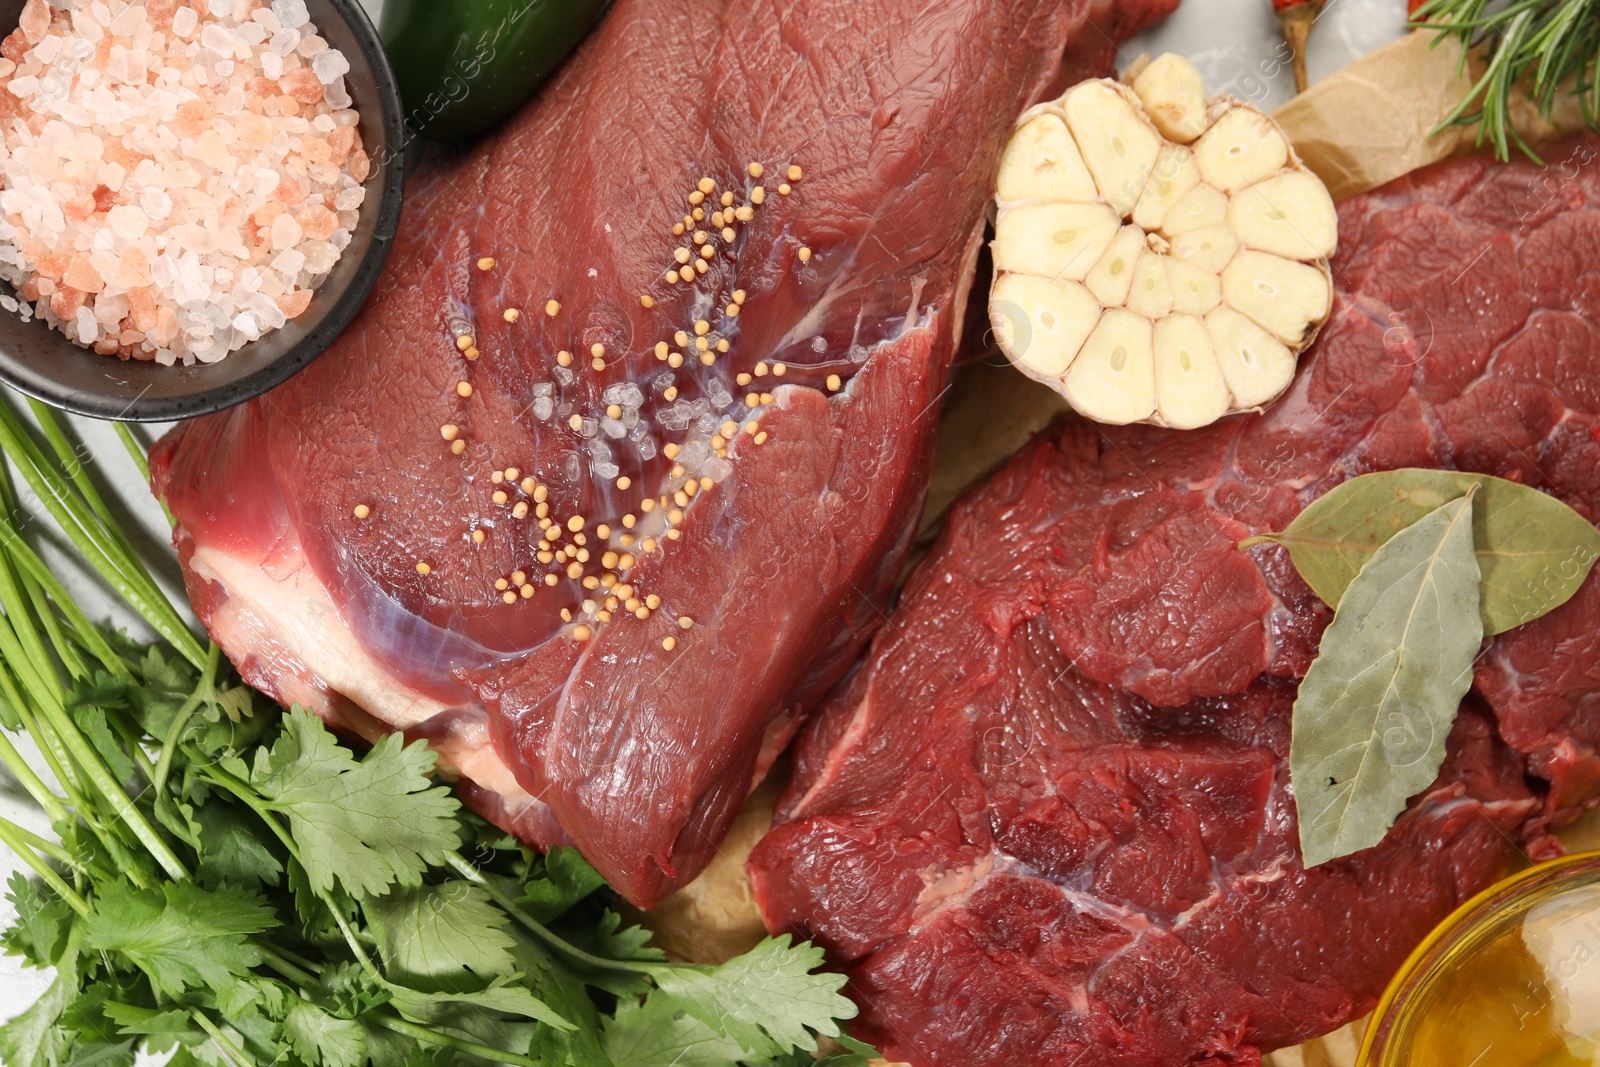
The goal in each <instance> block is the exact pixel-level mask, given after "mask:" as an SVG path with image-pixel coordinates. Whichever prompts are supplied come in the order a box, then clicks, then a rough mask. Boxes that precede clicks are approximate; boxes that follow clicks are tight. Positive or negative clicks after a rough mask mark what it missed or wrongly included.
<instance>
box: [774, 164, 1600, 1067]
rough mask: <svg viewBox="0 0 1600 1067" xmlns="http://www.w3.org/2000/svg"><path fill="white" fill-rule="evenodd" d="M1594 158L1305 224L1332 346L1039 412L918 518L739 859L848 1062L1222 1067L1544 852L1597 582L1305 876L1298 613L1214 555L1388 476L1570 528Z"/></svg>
mask: <svg viewBox="0 0 1600 1067" xmlns="http://www.w3.org/2000/svg"><path fill="white" fill-rule="evenodd" d="M1597 156H1600V138H1595V137H1590V138H1588V139H1585V140H1580V141H1577V142H1573V143H1569V144H1567V145H1565V146H1561V147H1558V148H1556V149H1553V150H1552V151H1551V155H1550V158H1551V161H1552V163H1554V164H1556V166H1555V167H1554V168H1553V169H1552V170H1550V171H1548V172H1545V171H1541V170H1539V169H1537V168H1535V167H1532V166H1529V165H1527V164H1524V163H1513V164H1511V165H1506V166H1502V165H1497V164H1495V163H1492V162H1489V161H1484V160H1468V161H1459V162H1450V163H1445V164H1442V165H1439V166H1436V167H1433V168H1430V169H1428V170H1426V171H1423V172H1420V173H1418V174H1416V175H1413V176H1411V177H1408V178H1406V179H1404V180H1402V181H1399V182H1396V183H1394V184H1392V185H1390V186H1388V187H1386V188H1384V189H1382V190H1379V191H1377V192H1374V193H1372V194H1369V195H1367V196H1363V197H1360V198H1357V199H1355V200H1352V201H1349V202H1347V203H1345V204H1344V205H1342V207H1341V210H1340V223H1341V234H1340V252H1339V255H1338V258H1337V261H1336V262H1335V264H1334V275H1335V279H1336V282H1337V290H1338V292H1337V298H1336V303H1335V309H1334V314H1333V319H1332V321H1331V322H1330V323H1329V325H1328V327H1327V329H1326V330H1325V332H1324V333H1323V335H1322V337H1321V339H1320V340H1319V341H1318V342H1317V344H1316V346H1315V347H1314V348H1313V349H1312V350H1311V352H1310V353H1309V354H1308V355H1307V357H1306V358H1305V360H1304V362H1303V365H1302V368H1301V371H1300V375H1299V377H1298V379H1297V380H1296V382H1295V384H1294V386H1293V387H1292V389H1291V391H1290V392H1289V394H1288V395H1287V396H1286V397H1285V398H1284V399H1283V400H1282V401H1281V402H1280V403H1278V404H1277V405H1276V406H1275V407H1273V408H1272V409H1271V410H1269V411H1268V412H1266V413H1265V414H1263V415H1259V416H1249V417H1244V418H1238V419H1234V420H1231V421H1227V422H1222V423H1218V424H1216V425H1215V426H1213V427H1210V428H1208V429H1205V430H1200V431H1195V432H1190V433H1177V432H1171V431H1163V430H1155V429H1150V428H1131V429H1122V430H1106V431H1100V430H1097V429H1096V428H1094V427H1092V426H1090V425H1088V424H1086V423H1083V422H1073V423H1071V424H1069V425H1066V426H1064V427H1062V428H1060V429H1058V430H1054V431H1051V432H1048V433H1046V434H1044V435H1042V436H1041V437H1039V438H1038V439H1036V440H1035V441H1034V443H1033V444H1032V445H1030V446H1029V447H1028V448H1026V449H1024V450H1023V452H1022V453H1021V454H1019V455H1018V456H1017V457H1015V458H1014V459H1013V460H1012V461H1011V462H1010V463H1009V464H1008V465H1007V466H1006V467H1004V468H1003V469H1002V470H1001V471H1000V472H999V473H998V474H997V475H996V476H995V477H994V478H993V479H992V480H991V481H990V482H989V483H988V484H987V485H986V486H984V487H983V488H981V489H980V490H978V491H977V492H975V493H974V494H972V495H971V496H969V497H968V498H967V499H966V500H965V502H964V503H962V504H960V505H959V506H958V507H957V508H956V509H955V511H954V512H953V514H952V517H951V519H950V521H949V523H948V525H947V527H946V528H945V530H944V532H943V534H942V536H941V539H940V540H939V542H938V544H937V546H936V548H935V549H934V551H933V553H932V554H931V555H930V556H929V557H928V558H927V559H926V560H925V561H923V562H922V563H921V564H920V565H919V566H918V568H917V570H916V572H915V574H914V575H913V577H912V578H911V580H910V582H909V584H908V586H907V588H906V591H905V593H904V596H903V598H902V601H901V604H900V606H899V608H898V610H897V611H896V613H895V615H894V616H893V617H892V619H891V620H890V622H889V623H888V624H886V625H885V626H884V627H883V629H882V630H881V631H880V632H879V634H878V635H877V637H875V638H874V641H873V645H872V650H871V652H870V653H869V656H868V658H867V660H866V662H865V663H864V665H863V667H862V668H861V669H860V670H859V671H858V672H857V673H856V674H855V675H854V677H853V678H852V679H851V680H850V682H849V683H848V684H847V685H846V686H845V688H844V689H843V690H842V691H841V692H840V694H839V695H837V696H836V697H835V698H833V699H832V700H831V701H830V702H829V704H828V705H827V706H826V707H825V709H824V710H823V711H822V712H820V713H819V714H818V715H817V716H816V717H815V718H814V719H813V721H812V722H811V724H810V725H809V726H808V727H807V729H806V732H805V734H804V736H803V737H802V739H801V741H800V743H799V745H798V746H797V754H796V772H795V777H794V781H793V783H792V784H791V785H790V787H789V789H788V791H787V793H786V794H785V796H784V797H783V799H782V801H781V802H780V806H779V822H780V825H779V826H778V827H777V828H776V829H775V830H774V831H773V832H772V833H771V834H770V835H769V836H768V837H767V838H766V839H765V840H764V841H763V842H762V843H761V844H760V845H759V846H758V847H757V849H756V852H755V854H754V856H753V857H752V860H751V872H752V875H753V877H754V879H755V882H756V887H757V893H758V898H759V900H760V902H761V904H762V907H763V909H764V912H765V914H766V917H767V920H768V922H769V924H770V925H771V926H772V927H773V928H774V929H783V928H794V929H797V930H799V931H801V932H803V933H805V934H806V935H808V936H815V937H817V938H818V939H819V940H820V941H821V942H822V943H823V944H824V945H826V946H828V948H829V949H830V951H831V953H832V955H833V958H834V960H835V961H836V962H837V963H839V964H841V965H844V966H846V967H847V968H848V970H849V973H850V975H851V979H852V981H851V988H852V989H853V990H854V991H855V993H856V994H857V996H858V998H859V999H860V1001H861V1003H862V1006H863V1009H864V1017H865V1020H866V1024H867V1029H866V1032H865V1033H864V1034H863V1036H865V1037H867V1038H868V1039H870V1040H874V1041H878V1042H881V1043H882V1044H883V1046H884V1047H885V1048H886V1049H887V1050H888V1051H889V1053H890V1055H891V1058H899V1059H904V1060H909V1061H910V1062H912V1063H913V1064H916V1065H918V1067H955V1065H964V1064H970V1063H988V1064H1028V1065H1030V1067H1068V1065H1071V1064H1085V1065H1086V1064H1094V1065H1096V1067H1123V1065H1126V1067H1177V1065H1181V1064H1198V1063H1202V1062H1203V1063H1212V1062H1222V1063H1240V1064H1254V1063H1256V1062H1258V1060H1259V1057H1260V1054H1261V1052H1262V1051H1263V1050H1270V1049H1273V1048H1277V1047H1279V1046H1284V1045H1293V1044H1296V1043H1299V1042H1301V1041H1304V1040H1306V1039H1309V1038H1311V1037H1314V1036H1317V1035H1319V1034H1322V1033H1324V1032H1326V1031H1328V1030H1331V1029H1333V1028H1334V1027H1337V1026H1339V1025H1341V1024H1342V1023H1344V1022H1346V1021H1348V1020H1350V1019H1352V1018H1354V1017H1356V1016H1358V1015H1360V1014H1362V1013H1363V1012H1365V1011H1367V1010H1369V1009H1370V1008H1371V1007H1372V1005H1373V1001H1374V998H1375V997H1376V996H1377V994H1378V993H1379V992H1380V991H1381V989H1382V988H1383V986H1384V984H1385V982H1386V981H1387V980H1388V978H1389V976H1390V974H1391V973H1393V971H1394V969H1395V968H1396V967H1397V966H1398V964H1399V963H1400V961H1401V960H1402V959H1403V958H1404V957H1405V954H1406V953H1407V952H1408V951H1409V950H1410V949H1411V948H1412V947H1413V946H1414V945H1415V944H1416V943H1417V942H1418V940H1420V938H1421V937H1422V936H1423V935H1424V934H1425V933H1426V932H1427V931H1428V930H1429V929H1430V928H1431V927H1432V926H1433V925H1434V924H1435V923H1436V922H1437V921H1438V920H1440V919H1441V918H1443V917H1444V915H1445V914H1446V913H1447V912H1448V911H1449V910H1450V909H1451V908H1453V907H1454V906H1455V905H1457V904H1458V903H1460V902H1461V901H1462V900H1463V899H1464V898H1465V897H1466V896H1468V895H1469V894H1471V893H1473V892H1475V891H1477V890H1478V889H1481V888H1482V887H1483V886H1484V885H1486V884H1487V883H1488V882H1489V881H1490V880H1492V879H1493V878H1494V877H1495V876H1496V875H1498V874H1500V873H1501V872H1503V871H1504V870H1505V869H1506V868H1507V866H1508V865H1509V864H1511V863H1512V862H1513V861H1515V860H1517V859H1518V858H1519V857H1520V855H1521V854H1522V853H1526V854H1528V855H1531V856H1533V857H1536V858H1537V857H1539V856H1546V855H1550V854H1552V853H1554V852H1555V851H1556V850H1557V849H1558V847H1559V846H1558V845H1557V844H1556V843H1555V842H1554V840H1553V839H1552V838H1551V837H1550V836H1549V834H1548V830H1549V828H1550V826H1551V825H1552V824H1555V823H1559V822H1560V821H1562V820H1564V819H1566V818H1569V817H1570V816H1572V815H1573V814H1575V813H1576V812H1577V811H1578V810H1581V809H1582V808H1583V807H1585V806H1587V805H1589V804H1591V803H1593V801H1594V799H1595V797H1596V791H1597V789H1600V762H1597V759H1600V757H1597V747H1600V745H1597V742H1600V668H1597V666H1596V664H1600V581H1596V580H1593V579H1591V580H1590V581H1589V582H1588V583H1586V585H1585V586H1584V587H1583V589H1582V590H1581V591H1580V593H1579V594H1578V596H1577V597H1575V598H1574V599H1573V600H1571V601H1570V602H1568V603H1567V604H1565V605H1564V606H1562V607H1560V608H1558V609H1556V610H1555V611H1553V612H1552V613H1550V614H1549V615H1547V616H1545V617H1543V618H1541V619H1539V620H1538V621H1536V622H1534V623H1532V624H1530V625H1528V626H1524V627H1522V628H1520V629H1518V630H1514V631H1511V632H1510V633H1507V634H1505V635H1502V636H1501V637H1498V638H1496V639H1494V640H1493V641H1492V642H1491V643H1490V645H1489V647H1488V648H1487V650H1486V652H1485V654H1484V655H1483V656H1482V657H1481V658H1480V660H1479V663H1478V668H1477V672H1476V679H1475V684H1474V686H1473V690H1472V692H1471V693H1470V694H1469V696H1468V697H1467V699H1466V701H1465V704H1464V706H1463V708H1462V713H1461V716H1460V718H1459V720H1458V721H1457V723H1456V726H1455V728H1454V731H1453V733H1452V734H1451V736H1450V739H1449V758H1448V761H1447V763H1446V765H1445V767H1444V769H1443V770H1442V772H1441V773H1440V775H1439V778H1438V780H1437V781H1436V782H1435V783H1434V784H1433V785H1432V786H1431V787H1430V788H1429V789H1428V790H1427V791H1425V792H1424V793H1423V794H1422V795H1420V796H1418V797H1415V798H1413V799H1412V801H1411V803H1410V806H1409V808H1408V810H1407V811H1406V813H1405V814H1404V816H1403V817H1402V818H1401V820H1400V822H1399V823H1398V825H1397V826H1396V827H1395V828H1394V829H1393V830H1391V831H1390V833H1389V835H1388V837H1387V838H1386V839H1385V840H1384V841H1383V842H1382V843H1381V844H1380V845H1378V846H1377V847H1375V848H1371V849H1368V850H1366V851H1364V852H1361V853H1357V854H1356V855H1353V856H1350V857H1347V858H1345V859H1341V860H1336V861H1334V862H1331V863H1328V864H1324V865H1322V866H1319V867H1316V868H1314V869H1311V870H1306V869H1305V868H1304V867H1303V866H1302V865H1301V862H1300V855H1299V849H1298V844H1297V842H1298V832H1297V827H1296V823H1295V817H1294V806H1293V797H1292V795H1291V793H1290V792H1289V780H1288V753H1289V723H1290V712H1291V709H1292V706H1293V703H1294V697H1295V692H1296V686H1297V679H1299V678H1301V677H1302V676H1303V675H1304V673H1305V670H1306V667H1307V665H1308V664H1309V662H1310V660H1311V658H1312V657H1313V656H1314V655H1315V652H1316V648H1317V644H1318V641H1319V639H1320V637H1321V634H1322V630H1323V628H1324V627H1325V626H1326V625H1327V623H1328V621H1329V619H1330V613H1329V611H1328V609H1327V608H1326V607H1325V606H1324V605H1323V604H1322V603H1321V602H1320V601H1318V600H1317V598H1316V597H1315V596H1314V595H1313V594H1312V593H1311V591H1310V590H1309V589H1308V588H1307V587H1306V586H1305V584H1304V583H1303V582H1302V581H1301V580H1300V578H1299V576H1298V575H1297V574H1296V572H1295V570H1294V568H1293V566H1292V565H1291V564H1290V562H1289V559H1288V555H1287V553H1286V552H1285V551H1284V550H1283V549H1281V548H1278V547H1276V546H1263V547H1257V548H1254V549H1251V550H1250V551H1249V552H1241V551H1239V550H1238V548H1237V547H1236V546H1237V544H1238V542H1239V541H1240V540H1241V539H1243V538H1245V537H1247V536H1249V535H1251V534H1255V533H1260V532H1263V531H1268V530H1281V529H1282V528H1283V527H1284V526H1286V525H1287V524H1288V523H1289V522H1290V521H1291V520H1292V519H1293V518H1294V517H1295V515H1296V514H1298V512H1299V511H1300V509H1301V508H1303V507H1304V506H1305V505H1306V504H1307V503H1308V502H1310V501H1311V500H1313V499H1315V498H1316V497H1317V496H1318V495H1320V494H1321V493H1323V492H1326V491H1327V490H1328V489H1330V488H1332V487H1333V486H1335V485H1337V484H1338V483H1339V482H1341V481H1343V480H1345V479H1347V478H1351V477H1355V476H1356V475H1360V474H1364V473H1367V472H1370V471H1377V470H1386V469H1391V468H1396V467H1414V466H1417V467H1440V468H1450V469H1461V470H1472V471H1481V472H1485V473H1488V474H1494V475H1499V476H1501V477H1505V478H1511V479H1515V480H1518V481H1521V482H1523V483H1525V484H1528V485H1532V486H1536V487H1538V488H1540V489H1543V490H1545V491H1546V492H1549V493H1552V494H1554V495H1555V496H1557V497H1559V498H1560V499H1562V500H1564V501H1566V502H1567V503H1568V504H1570V505H1571V506H1572V507H1574V508H1575V509H1577V510H1578V511H1579V512H1580V513H1581V514H1582V515H1584V517H1586V518H1588V519H1589V520H1590V521H1593V520H1594V519H1595V518H1596V517H1597V516H1600V158H1597ZM1406 740H1407V739H1406V738H1405V737H1404V736H1401V737H1400V738H1398V743H1397V744H1396V745H1395V746H1394V747H1393V748H1392V749H1391V750H1390V751H1391V753H1392V754H1393V755H1394V757H1395V758H1405V754H1406V753H1407V752H1416V751H1419V750H1420V749H1421V748H1423V747H1425V746H1422V745H1416V744H1407V743H1406Z"/></svg>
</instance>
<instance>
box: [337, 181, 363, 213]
mask: <svg viewBox="0 0 1600 1067" xmlns="http://www.w3.org/2000/svg"><path fill="white" fill-rule="evenodd" d="M366 199H367V191H366V189H364V188H362V187H361V186H359V185H357V186H354V187H352V188H349V189H341V190H340V191H339V195H338V196H336V197H334V198H333V209H334V210H335V211H354V210H355V209H356V208H358V207H360V206H361V205H362V203H363V202H365V201H366Z"/></svg>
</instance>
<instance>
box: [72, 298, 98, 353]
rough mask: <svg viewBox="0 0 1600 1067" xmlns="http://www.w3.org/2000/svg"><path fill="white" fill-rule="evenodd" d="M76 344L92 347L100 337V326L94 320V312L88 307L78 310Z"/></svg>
mask: <svg viewBox="0 0 1600 1067" xmlns="http://www.w3.org/2000/svg"><path fill="white" fill-rule="evenodd" d="M75 325H76V326H77V329H78V343H79V344H85V345H92V344H94V342H95V339H96V338H98V337H99V336H100V324H99V323H98V322H96V321H95V320H94V312H93V311H92V310H90V309H89V308H88V307H81V308H79V309H78V315H77V322H76V324H75Z"/></svg>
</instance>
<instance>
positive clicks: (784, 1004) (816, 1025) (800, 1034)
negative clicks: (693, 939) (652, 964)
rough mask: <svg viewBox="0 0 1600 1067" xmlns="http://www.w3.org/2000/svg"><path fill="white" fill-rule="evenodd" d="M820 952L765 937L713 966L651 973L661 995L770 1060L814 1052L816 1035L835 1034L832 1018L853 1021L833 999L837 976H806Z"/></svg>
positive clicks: (845, 1004)
mask: <svg viewBox="0 0 1600 1067" xmlns="http://www.w3.org/2000/svg"><path fill="white" fill-rule="evenodd" d="M820 966H822V949H820V948H817V947H816V946H815V945H810V944H804V945H794V946H791V945H790V937H789V935H788V934H784V935H783V936H782V937H769V938H768V939H767V940H765V941H763V942H761V944H759V945H757V946H756V947H755V948H753V949H751V950H750V951H749V952H746V953H745V954H744V955H743V956H736V957H734V958H733V959H731V960H729V961H728V962H727V963H724V964H722V965H721V966H719V967H670V968H669V967H663V968H661V969H660V970H659V971H656V972H655V975H654V977H655V979H656V984H657V986H658V987H659V988H658V990H657V991H656V992H655V993H652V994H651V995H650V996H651V999H656V998H660V999H662V1000H664V1001H666V1005H665V1006H670V1007H671V1008H673V1009H674V1010H676V1011H683V1012H686V1013H688V1014H690V1015H693V1016H694V1017H695V1018H697V1019H699V1020H700V1021H701V1022H704V1023H706V1024H707V1025H708V1026H710V1027H711V1028H712V1029H713V1030H716V1031H718V1032H720V1033H724V1034H726V1035H727V1036H729V1037H730V1038H732V1039H734V1040H735V1041H737V1042H739V1044H740V1045H742V1046H743V1047H744V1049H745V1051H746V1052H749V1053H751V1054H754V1055H758V1056H769V1057H770V1056H773V1055H777V1054H778V1053H781V1052H784V1051H787V1050H788V1049H790V1048H800V1049H805V1050H806V1051H808V1052H814V1051H816V1048H817V1041H816V1038H815V1036H813V1035H812V1033H811V1032H810V1031H812V1030H815V1031H816V1032H817V1033H819V1034H825V1035H827V1036H828V1037H836V1036H838V1034H839V1033H840V1030H839V1024H838V1023H837V1022H835V1020H836V1019H849V1018H853V1017H854V1016H855V1014H856V1006H855V1005H854V1004H852V1003H851V1002H850V1001H849V1000H847V999H846V998H844V997H842V996H840V995H839V990H840V989H841V988H842V987H843V986H844V982H845V979H844V975H842V974H829V973H822V974H813V973H811V972H812V971H813V970H814V969H815V968H817V967H820Z"/></svg>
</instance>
